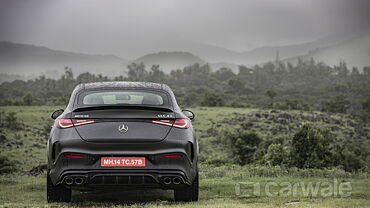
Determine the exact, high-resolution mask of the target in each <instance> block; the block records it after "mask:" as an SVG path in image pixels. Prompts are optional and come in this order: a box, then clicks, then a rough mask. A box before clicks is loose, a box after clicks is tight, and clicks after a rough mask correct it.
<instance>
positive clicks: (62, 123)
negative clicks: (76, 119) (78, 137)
mask: <svg viewBox="0 0 370 208" xmlns="http://www.w3.org/2000/svg"><path fill="white" fill-rule="evenodd" d="M72 126H73V123H72V120H71V119H69V118H62V119H59V120H58V127H59V128H61V129H65V128H69V127H72Z"/></svg>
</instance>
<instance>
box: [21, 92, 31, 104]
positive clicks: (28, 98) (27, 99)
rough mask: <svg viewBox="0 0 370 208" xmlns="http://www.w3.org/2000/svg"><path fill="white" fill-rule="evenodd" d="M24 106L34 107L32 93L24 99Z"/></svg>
mask: <svg viewBox="0 0 370 208" xmlns="http://www.w3.org/2000/svg"><path fill="white" fill-rule="evenodd" d="M22 102H23V105H32V104H33V96H32V94H31V93H27V94H26V95H25V96H23V98H22Z"/></svg>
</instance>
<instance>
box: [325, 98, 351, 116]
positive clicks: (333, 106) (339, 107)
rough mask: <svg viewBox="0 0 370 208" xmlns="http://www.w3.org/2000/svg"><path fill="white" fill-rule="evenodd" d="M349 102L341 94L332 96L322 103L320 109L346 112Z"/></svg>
mask: <svg viewBox="0 0 370 208" xmlns="http://www.w3.org/2000/svg"><path fill="white" fill-rule="evenodd" d="M350 104H351V103H350V102H349V101H348V99H347V98H346V97H345V96H343V95H338V96H335V97H333V98H332V99H331V100H329V101H326V102H324V103H323V107H322V111H324V112H331V113H346V112H347V110H348V109H349V107H350Z"/></svg>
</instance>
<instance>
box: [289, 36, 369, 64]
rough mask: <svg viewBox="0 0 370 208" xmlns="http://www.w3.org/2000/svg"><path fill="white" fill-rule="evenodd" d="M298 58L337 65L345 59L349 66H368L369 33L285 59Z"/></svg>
mask: <svg viewBox="0 0 370 208" xmlns="http://www.w3.org/2000/svg"><path fill="white" fill-rule="evenodd" d="M298 58H301V59H303V60H309V59H311V58H313V59H314V60H315V61H322V62H324V63H326V64H328V65H338V64H339V62H340V61H345V62H346V63H347V66H349V67H353V66H356V67H359V68H360V69H362V67H364V66H370V34H367V35H363V36H360V37H356V38H352V39H349V40H345V41H343V42H341V43H338V44H335V45H333V46H329V47H323V48H318V49H315V50H312V51H310V52H309V53H307V54H306V55H303V56H296V57H292V58H288V59H285V60H284V61H286V62H292V63H296V62H297V61H298Z"/></svg>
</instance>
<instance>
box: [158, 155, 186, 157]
mask: <svg viewBox="0 0 370 208" xmlns="http://www.w3.org/2000/svg"><path fill="white" fill-rule="evenodd" d="M162 157H167V158H168V157H182V155H163V156H162Z"/></svg>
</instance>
